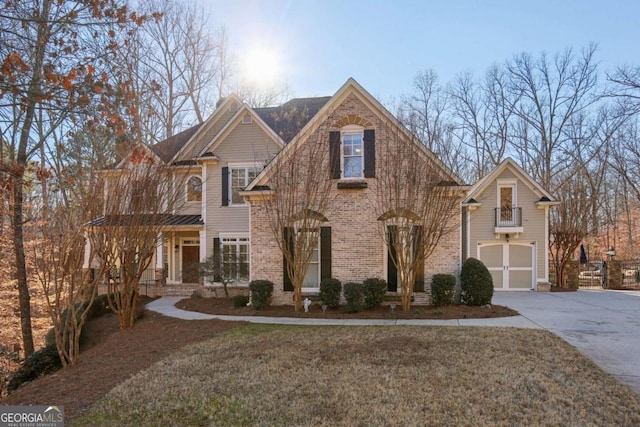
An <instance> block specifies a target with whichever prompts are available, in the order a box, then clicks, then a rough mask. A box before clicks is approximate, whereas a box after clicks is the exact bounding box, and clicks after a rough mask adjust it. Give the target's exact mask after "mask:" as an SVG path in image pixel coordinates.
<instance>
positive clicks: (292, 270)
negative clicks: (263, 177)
mask: <svg viewBox="0 0 640 427" xmlns="http://www.w3.org/2000/svg"><path fill="white" fill-rule="evenodd" d="M298 141H299V140H294V141H293V142H291V143H290V144H297V143H298ZM327 147H328V141H327V138H324V137H322V136H319V134H318V133H316V134H313V135H311V136H310V137H309V138H308V139H307V140H306V141H305V143H304V144H300V145H296V146H294V147H290V148H292V149H290V150H284V151H282V152H281V153H280V154H279V155H278V156H276V157H275V158H274V159H273V161H272V162H273V165H271V166H270V169H269V172H271V174H269V175H268V176H267V182H266V186H267V187H268V191H267V195H266V197H265V198H264V200H263V202H262V203H263V207H264V212H265V214H266V216H267V219H268V224H269V229H270V230H271V232H272V233H273V236H274V238H275V240H276V242H277V244H278V248H279V249H280V251H281V252H282V255H283V261H284V264H285V268H284V270H285V271H284V278H283V279H284V282H285V288H286V287H287V286H290V287H291V288H292V289H293V296H294V298H293V299H294V305H295V310H296V311H297V312H298V311H300V310H301V309H302V284H303V281H304V277H305V274H306V273H307V270H308V268H309V263H310V261H311V257H312V256H313V253H314V250H315V248H316V247H317V246H318V239H319V238H320V229H321V226H322V224H323V222H324V221H326V220H327V218H326V216H327V215H328V211H329V209H330V206H331V205H332V203H331V201H332V197H333V193H332V191H331V188H332V180H331V179H330V178H331V177H330V175H329V174H328V173H327V171H328V170H329V156H328V149H327Z"/></svg>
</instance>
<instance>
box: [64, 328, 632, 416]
mask: <svg viewBox="0 0 640 427" xmlns="http://www.w3.org/2000/svg"><path fill="white" fill-rule="evenodd" d="M71 425H73V426H95V425H101V426H122V425H137V426H138V425H139V426H165V425H181V426H187V425H188V426H209V425H212V426H236V425H238V426H243V425H251V426H253V425H264V426H284V425H296V426H305V425H309V426H312V425H313V426H352V425H362V426H396V425H397V426H410V425H416V426H422V425H456V426H464V425H469V426H478V425H503V426H518V425H527V426H530V425H545V426H553V425H557V426H588V425H640V398H639V396H638V395H637V394H635V393H634V392H633V391H632V390H631V389H629V388H628V387H627V386H625V385H623V384H621V383H620V382H618V381H617V380H616V379H615V378H613V377H612V376H610V375H608V374H606V373H604V372H603V371H602V370H601V369H600V368H598V367H597V366H595V365H594V364H593V363H592V362H591V361H590V360H588V359H587V358H585V357H584V356H582V355H581V354H580V353H578V352H577V351H576V350H575V349H574V348H573V347H571V346H569V345H568V344H566V343H565V342H564V341H562V340H561V339H559V338H558V337H556V336H555V335H553V334H551V333H549V332H546V331H539V330H523V329H511V328H447V327H444V328H438V327H428V328H425V327H317V328H315V327H314V328H310V327H297V326H267V325H254V326H247V327H243V328H237V329H234V330H232V331H229V332H228V333H225V334H224V335H221V336H220V337H217V338H214V339H212V340H209V341H206V342H203V343H200V344H197V345H194V346H191V347H188V348H186V349H184V350H182V351H180V352H179V353H178V354H176V355H174V356H173V357H171V358H168V359H165V360H163V361H161V362H159V363H157V364H156V365H154V366H153V367H152V368H150V369H148V370H146V371H144V372H141V373H139V374H138V375H136V376H134V377H132V378H131V379H130V380H128V381H126V382H125V383H123V384H121V385H119V386H118V387H116V388H114V389H113V390H112V391H111V392H110V393H109V394H108V395H107V396H105V398H103V399H102V400H101V401H99V402H98V403H97V404H96V405H94V406H93V407H92V408H91V409H90V410H89V411H88V412H87V413H86V414H84V415H83V416H81V417H79V418H78V419H76V420H74V421H73V422H72V423H71Z"/></svg>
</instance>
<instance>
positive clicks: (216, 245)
mask: <svg viewBox="0 0 640 427" xmlns="http://www.w3.org/2000/svg"><path fill="white" fill-rule="evenodd" d="M213 259H214V262H215V268H216V269H217V272H216V278H215V280H216V281H217V280H218V279H219V278H218V276H220V278H222V267H223V266H222V259H221V258H220V238H219V237H214V238H213Z"/></svg>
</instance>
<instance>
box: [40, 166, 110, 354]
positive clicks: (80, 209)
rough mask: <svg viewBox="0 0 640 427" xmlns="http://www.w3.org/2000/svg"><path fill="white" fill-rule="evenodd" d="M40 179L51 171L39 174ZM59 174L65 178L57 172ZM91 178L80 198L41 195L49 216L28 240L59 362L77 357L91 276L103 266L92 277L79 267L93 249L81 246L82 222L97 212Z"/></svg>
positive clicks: (93, 285) (94, 278)
mask: <svg viewBox="0 0 640 427" xmlns="http://www.w3.org/2000/svg"><path fill="white" fill-rule="evenodd" d="M40 176H41V181H45V180H46V179H47V178H48V177H53V174H43V173H41V174H40ZM59 178H61V179H65V178H66V177H59ZM95 184H96V182H95V180H92V179H90V178H89V177H85V179H84V181H83V190H84V191H82V194H83V197H79V198H77V199H75V200H74V202H77V203H73V204H69V203H68V202H69V200H68V199H67V200H65V199H64V198H59V199H57V200H56V199H55V198H53V197H48V198H45V199H44V203H45V204H49V205H50V206H49V215H47V216H46V217H43V218H42V219H41V220H40V221H39V227H38V229H39V231H40V239H39V240H38V242H36V244H32V245H30V247H31V248H32V250H33V252H34V258H35V263H34V264H35V272H36V277H37V279H38V281H39V283H40V285H41V286H42V289H43V291H44V295H45V297H46V300H47V308H48V312H49V315H50V317H51V321H52V324H53V328H54V336H55V342H56V347H57V349H58V355H59V356H60V360H61V362H62V365H63V366H67V365H69V364H70V365H75V364H76V363H77V362H78V360H79V358H80V336H81V333H82V328H83V326H84V324H85V321H86V320H87V315H88V313H89V311H90V310H91V306H92V304H93V300H94V297H95V295H96V291H97V279H99V278H100V277H102V276H103V274H104V268H105V266H104V265H103V266H102V270H100V269H99V270H98V271H96V274H95V275H94V276H91V275H88V273H87V272H86V271H84V270H83V265H84V263H91V262H92V261H93V259H94V258H95V256H96V254H95V251H94V250H89V251H85V248H86V245H85V241H86V239H85V237H86V230H85V228H84V227H83V224H85V223H86V222H87V221H89V220H90V219H92V218H95V216H96V215H97V213H98V212H99V211H100V203H97V201H96V195H95V193H94V192H93V190H94V189H95Z"/></svg>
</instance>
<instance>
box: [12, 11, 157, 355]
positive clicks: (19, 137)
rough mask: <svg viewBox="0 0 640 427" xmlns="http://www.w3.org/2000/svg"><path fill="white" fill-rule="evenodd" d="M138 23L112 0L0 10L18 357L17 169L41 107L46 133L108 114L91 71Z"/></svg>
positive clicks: (26, 320)
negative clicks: (89, 114) (84, 113)
mask: <svg viewBox="0 0 640 427" xmlns="http://www.w3.org/2000/svg"><path fill="white" fill-rule="evenodd" d="M144 20H145V17H142V16H139V15H136V14H135V13H130V11H129V10H128V9H127V8H126V7H125V6H124V5H123V4H121V2H119V1H117V0H96V1H91V2H57V1H53V0H29V1H22V2H7V3H6V4H5V5H4V7H3V8H2V10H1V11H0V38H1V39H2V41H3V42H2V43H1V44H0V62H1V63H2V67H1V71H0V119H1V120H2V122H1V123H0V134H2V135H3V136H4V139H5V140H6V141H7V142H8V144H9V145H10V147H9V150H7V154H8V155H9V158H8V161H7V162H6V163H2V164H0V173H3V174H6V175H7V176H8V178H9V180H10V181H11V182H10V184H11V192H12V194H11V199H12V200H11V201H12V227H13V243H14V252H15V261H16V262H15V265H16V274H17V280H18V290H19V308H20V318H21V328H22V337H23V342H24V350H25V354H26V355H30V354H31V353H33V350H34V345H33V337H32V333H31V311H30V306H29V300H30V297H29V287H28V283H27V269H26V261H25V249H24V224H25V216H24V197H25V194H24V190H25V173H26V171H27V168H28V164H29V160H30V159H31V158H32V156H33V155H34V154H35V153H37V152H39V151H40V147H41V146H42V145H43V144H44V143H45V140H44V139H42V135H43V133H42V132H40V131H38V130H37V129H36V128H35V123H36V121H37V118H38V117H39V112H41V111H55V112H56V114H55V116H54V115H52V116H49V117H55V120H54V121H53V122H51V123H49V125H48V129H49V130H51V129H54V128H55V127H56V126H57V124H59V123H61V122H62V120H63V119H64V118H70V119H73V118H74V114H79V113H80V111H81V110H87V109H90V106H93V109H102V111H103V112H104V113H105V116H107V115H109V113H108V110H109V108H108V104H109V103H110V102H111V100H112V98H113V96H115V95H117V94H116V92H117V91H110V90H109V89H110V88H109V87H108V85H107V84H106V82H105V81H104V80H103V79H102V75H101V74H100V73H97V72H96V71H97V70H99V69H100V66H101V64H103V63H105V62H108V61H109V60H110V59H111V56H110V55H111V54H112V53H113V52H116V51H117V50H118V49H119V48H120V47H121V46H122V42H124V39H125V38H126V37H127V36H128V33H124V35H121V30H123V29H127V26H128V25H129V23H131V22H135V23H136V24H139V23H142V22H143V21H144ZM121 36H122V37H121ZM94 40H98V42H101V43H103V44H102V45H101V46H102V48H101V49H100V50H98V51H97V50H94V49H93V47H94V46H95V43H98V42H94ZM96 106H99V107H98V108H96ZM42 117H44V115H43V116H42ZM76 118H77V117H76Z"/></svg>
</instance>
